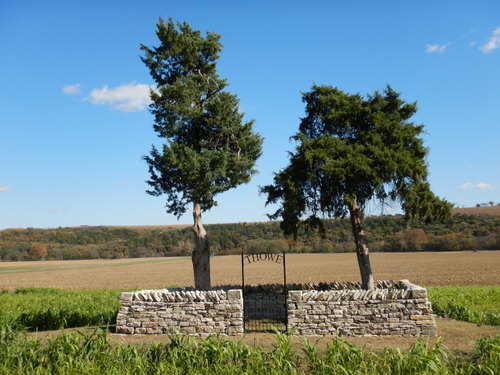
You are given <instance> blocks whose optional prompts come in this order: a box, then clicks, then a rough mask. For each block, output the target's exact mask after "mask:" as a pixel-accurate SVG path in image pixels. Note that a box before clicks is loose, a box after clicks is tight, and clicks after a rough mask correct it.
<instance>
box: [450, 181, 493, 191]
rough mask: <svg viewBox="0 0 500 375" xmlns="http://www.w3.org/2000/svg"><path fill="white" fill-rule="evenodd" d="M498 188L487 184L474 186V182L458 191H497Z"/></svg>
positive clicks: (466, 184)
mask: <svg viewBox="0 0 500 375" xmlns="http://www.w3.org/2000/svg"><path fill="white" fill-rule="evenodd" d="M496 188H497V187H496V186H495V185H492V184H487V183H485V182H479V183H477V184H473V183H472V182H466V183H465V184H462V185H460V186H459V187H458V190H495V189H496Z"/></svg>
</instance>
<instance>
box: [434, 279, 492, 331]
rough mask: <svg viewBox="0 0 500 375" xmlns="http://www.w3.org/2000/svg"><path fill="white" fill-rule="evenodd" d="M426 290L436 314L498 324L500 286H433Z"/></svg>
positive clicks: (473, 321) (479, 322)
mask: <svg viewBox="0 0 500 375" xmlns="http://www.w3.org/2000/svg"><path fill="white" fill-rule="evenodd" d="M427 290H428V293H429V300H430V301H431V302H432V308H433V310H434V313H435V314H437V315H442V316H448V317H450V318H453V319H457V320H463V321H466V322H472V323H478V324H489V325H496V326H499V325H500V286H433V287H428V288H427Z"/></svg>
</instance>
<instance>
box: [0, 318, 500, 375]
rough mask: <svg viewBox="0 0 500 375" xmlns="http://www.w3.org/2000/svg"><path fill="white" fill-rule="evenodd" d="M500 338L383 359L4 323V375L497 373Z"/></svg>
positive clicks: (352, 349) (332, 349)
mask: <svg viewBox="0 0 500 375" xmlns="http://www.w3.org/2000/svg"><path fill="white" fill-rule="evenodd" d="M498 373H500V337H496V338H486V339H481V340H479V341H478V342H477V347H476V350H475V351H474V352H473V353H469V354H467V355H465V356H454V355H453V354H452V353H450V352H448V351H447V350H446V349H445V348H444V347H443V346H442V345H441V342H440V341H438V342H437V343H436V344H435V345H429V344H427V343H426V342H425V341H423V340H419V341H417V342H416V343H415V344H414V345H413V346H412V347H411V348H410V349H409V350H400V349H399V348H388V349H386V350H384V351H383V352H382V353H380V354H376V353H373V352H370V351H367V350H365V349H362V348H359V347H356V346H354V345H352V344H349V343H348V342H346V341H344V340H342V339H340V338H336V339H333V340H332V342H331V343H330V345H329V346H328V348H327V349H326V352H322V353H320V352H319V351H318V350H317V349H316V348H315V347H314V346H313V345H311V344H310V343H309V342H308V341H304V345H303V347H302V349H300V348H299V349H296V350H292V348H291V345H290V341H289V336H288V335H286V334H284V333H277V334H276V342H275V345H274V348H273V349H271V350H267V351H266V350H264V349H263V348H261V347H250V346H248V345H246V344H244V343H242V342H240V341H227V340H224V339H222V338H220V337H217V336H215V337H209V338H206V339H198V340H195V339H193V338H190V337H187V336H172V337H169V338H168V339H166V340H165V342H163V343H158V344H145V345H142V346H137V345H124V344H117V343H114V344H112V345H111V344H110V343H109V342H108V336H107V332H106V331H105V330H95V331H94V332H91V333H88V332H87V333H78V332H72V333H69V334H68V333H66V334H61V335H59V336H58V337H56V338H54V339H49V340H45V341H43V340H40V339H32V338H28V337H27V336H24V335H21V334H19V333H17V332H15V331H14V330H12V329H11V328H10V327H9V326H8V325H5V324H4V325H0V374H26V375H29V374H54V375H56V374H104V375H106V374H222V375H223V374H267V375H273V374H276V375H277V374H318V375H319V374H322V375H326V374H332V375H334V374H344V375H345V374H360V375H363V374H398V375H400V374H409V375H411V374H422V375H423V374H426V375H427V374H457V375H458V374H461V375H468V374H471V375H472V374H498Z"/></svg>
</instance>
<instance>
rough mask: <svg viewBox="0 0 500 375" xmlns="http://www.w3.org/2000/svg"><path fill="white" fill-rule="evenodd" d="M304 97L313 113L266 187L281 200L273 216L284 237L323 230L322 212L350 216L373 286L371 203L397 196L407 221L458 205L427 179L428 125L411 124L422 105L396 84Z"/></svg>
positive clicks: (316, 90)
mask: <svg viewBox="0 0 500 375" xmlns="http://www.w3.org/2000/svg"><path fill="white" fill-rule="evenodd" d="M302 100H303V102H305V104H306V116H305V117H304V118H303V119H301V122H300V126H299V131H298V133H297V134H296V135H295V136H294V137H293V138H294V139H295V140H296V141H298V146H297V147H296V151H295V153H293V154H291V155H290V164H289V165H288V166H287V167H286V168H285V169H283V170H282V171H280V172H279V173H277V174H276V175H275V177H274V184H273V185H268V186H264V187H263V188H262V189H261V191H262V192H263V193H265V194H267V204H270V203H281V205H280V208H279V209H278V210H277V211H276V212H275V213H274V214H273V215H270V217H271V218H274V219H276V218H279V217H281V218H282V219H283V222H282V223H281V227H282V229H283V230H284V232H285V234H286V235H294V236H297V233H298V230H299V227H300V226H305V227H306V228H310V227H313V228H316V229H319V230H320V232H322V233H323V234H324V227H323V224H322V221H321V217H325V216H326V217H345V216H346V215H349V216H350V221H351V226H352V233H353V237H354V242H355V245H356V253H357V257H358V264H359V268H360V272H361V280H362V286H363V288H364V289H373V288H374V280H373V275H372V270H371V266H370V258H369V250H368V247H367V245H366V239H365V236H366V234H365V230H364V209H365V206H366V204H367V203H368V202H369V201H370V200H373V199H377V200H380V201H382V202H384V201H397V202H399V203H400V204H401V207H402V209H403V210H404V212H405V214H406V219H413V218H421V219H423V220H425V221H426V222H430V221H432V220H434V219H444V218H446V217H448V216H449V215H450V212H451V204H450V203H448V202H447V201H445V200H441V199H439V198H437V197H436V196H435V195H434V194H433V193H432V192H431V191H430V187H429V183H428V182H427V165H426V161H425V158H426V155H427V152H428V151H427V149H426V148H425V147H424V146H423V141H422V138H420V135H421V133H422V132H423V125H415V124H414V123H412V122H409V119H410V118H411V117H412V116H413V114H414V113H415V112H416V109H417V106H416V103H406V102H404V101H403V100H401V99H400V94H398V93H397V92H395V91H393V89H392V88H391V87H390V86H387V87H386V88H385V90H384V91H383V92H382V93H380V92H378V91H376V92H375V93H374V94H373V95H369V96H368V97H367V98H366V99H364V98H363V97H361V96H360V95H350V94H347V93H344V92H342V91H341V90H339V89H337V88H333V87H331V86H313V87H312V90H311V91H310V92H307V93H305V94H303V98H302ZM301 219H304V220H301Z"/></svg>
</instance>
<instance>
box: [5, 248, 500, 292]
mask: <svg viewBox="0 0 500 375" xmlns="http://www.w3.org/2000/svg"><path fill="white" fill-rule="evenodd" d="M370 257H371V262H372V269H373V272H374V277H375V279H378V280H400V279H409V280H410V281H411V282H413V283H416V284H418V285H424V286H425V285H428V286H432V285H499V279H498V270H499V269H500V251H479V252H469V251H464V252H434V253H432V252H420V253H373V254H371V255H370ZM286 264H287V281H288V282H289V283H299V282H320V281H325V282H333V281H359V279H360V276H359V269H358V264H357V260H356V254H353V253H348V254H289V255H287V257H286ZM192 274H193V271H192V265H191V260H190V259H189V258H174V257H173V258H140V259H116V260H82V261H47V262H1V263H0V289H8V290H14V289H16V288H18V287H30V286H34V287H54V288H64V289H101V288H110V289H153V288H164V287H169V286H192V285H193V284H194V282H193V276H192ZM281 282H283V270H282V268H281V265H279V264H276V263H272V262H258V263H254V264H251V265H249V266H247V268H246V269H245V283H246V284H252V283H254V284H267V283H281ZM228 284H233V285H239V284H241V258H240V257H239V256H217V257H213V258H212V285H228Z"/></svg>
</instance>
